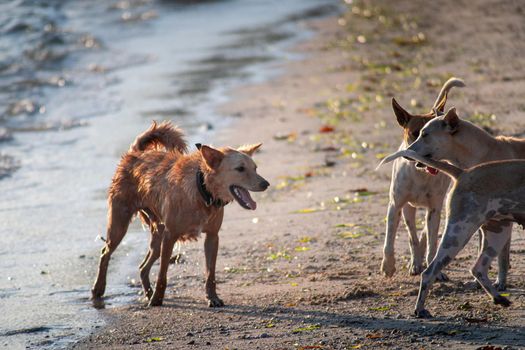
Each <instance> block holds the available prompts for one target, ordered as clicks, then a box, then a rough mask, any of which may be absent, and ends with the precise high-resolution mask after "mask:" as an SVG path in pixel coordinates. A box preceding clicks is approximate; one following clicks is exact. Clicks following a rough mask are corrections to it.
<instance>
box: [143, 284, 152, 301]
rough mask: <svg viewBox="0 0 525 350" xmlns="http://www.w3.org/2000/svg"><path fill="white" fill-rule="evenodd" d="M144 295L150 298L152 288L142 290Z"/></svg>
mask: <svg viewBox="0 0 525 350" xmlns="http://www.w3.org/2000/svg"><path fill="white" fill-rule="evenodd" d="M144 296H145V297H146V299H148V300H150V299H151V297H152V296H153V289H151V287H150V288H148V289H147V290H146V291H145V292H144Z"/></svg>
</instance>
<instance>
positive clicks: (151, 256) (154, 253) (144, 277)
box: [140, 224, 164, 299]
mask: <svg viewBox="0 0 525 350" xmlns="http://www.w3.org/2000/svg"><path fill="white" fill-rule="evenodd" d="M163 233H164V225H163V224H159V225H156V228H155V229H154V230H153V231H152V232H151V235H150V241H149V250H148V254H147V255H146V257H145V258H144V260H143V261H142V264H140V281H141V283H142V288H143V289H144V295H145V296H146V298H148V299H151V296H152V294H153V289H151V283H150V280H149V273H150V271H151V267H152V266H153V264H154V263H155V261H157V259H158V258H159V256H160V248H161V243H162V236H163Z"/></svg>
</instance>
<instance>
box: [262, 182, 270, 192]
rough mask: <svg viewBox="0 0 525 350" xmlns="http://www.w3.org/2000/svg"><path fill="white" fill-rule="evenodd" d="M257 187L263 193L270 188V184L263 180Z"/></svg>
mask: <svg viewBox="0 0 525 350" xmlns="http://www.w3.org/2000/svg"><path fill="white" fill-rule="evenodd" d="M259 187H260V188H261V189H262V190H263V191H264V190H266V189H267V188H268V187H270V183H269V182H268V181H266V180H263V181H261V182H260V183H259Z"/></svg>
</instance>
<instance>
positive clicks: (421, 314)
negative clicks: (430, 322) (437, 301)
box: [414, 309, 432, 318]
mask: <svg viewBox="0 0 525 350" xmlns="http://www.w3.org/2000/svg"><path fill="white" fill-rule="evenodd" d="M414 314H415V316H416V317H417V318H432V314H431V313H430V312H429V311H428V310H427V309H421V310H415V311H414Z"/></svg>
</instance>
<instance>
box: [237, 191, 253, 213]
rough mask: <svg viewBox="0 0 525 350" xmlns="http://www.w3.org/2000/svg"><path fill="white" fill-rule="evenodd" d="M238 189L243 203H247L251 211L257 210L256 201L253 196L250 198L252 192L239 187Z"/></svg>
mask: <svg viewBox="0 0 525 350" xmlns="http://www.w3.org/2000/svg"><path fill="white" fill-rule="evenodd" d="M237 189H238V190H239V193H240V194H241V199H242V201H243V202H244V203H246V205H247V206H248V207H249V208H250V209H251V210H255V208H257V203H255V201H254V200H253V199H252V196H250V192H248V191H247V190H245V189H244V188H241V187H237Z"/></svg>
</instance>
